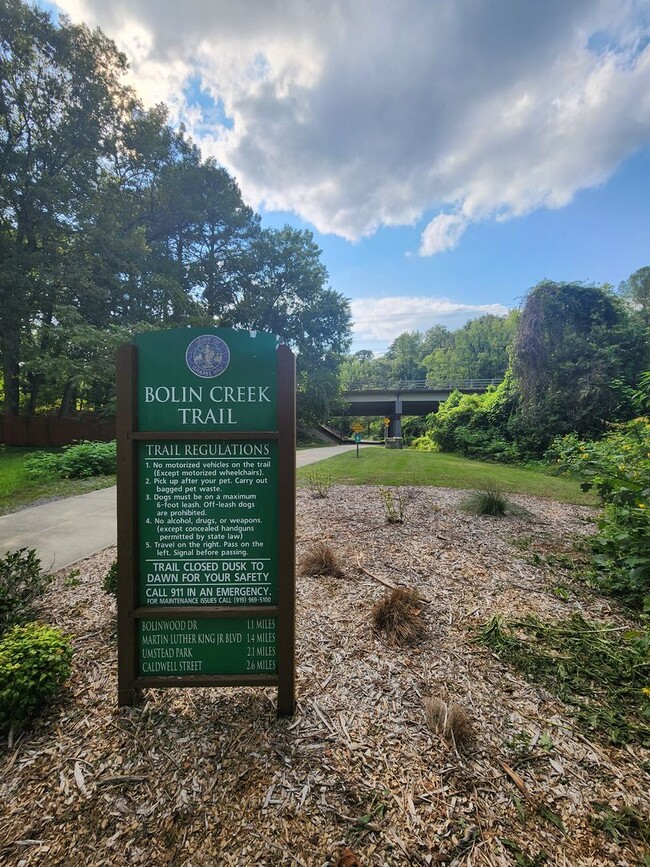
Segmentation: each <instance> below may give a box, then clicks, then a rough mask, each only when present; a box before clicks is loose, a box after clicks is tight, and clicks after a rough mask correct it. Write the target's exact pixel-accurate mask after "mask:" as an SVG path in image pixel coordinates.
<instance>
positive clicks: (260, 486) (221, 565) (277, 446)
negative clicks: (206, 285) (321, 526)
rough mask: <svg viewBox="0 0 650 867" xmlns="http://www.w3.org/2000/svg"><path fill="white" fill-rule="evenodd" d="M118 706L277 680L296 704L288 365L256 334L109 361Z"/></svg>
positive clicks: (201, 332) (147, 342)
mask: <svg viewBox="0 0 650 867" xmlns="http://www.w3.org/2000/svg"><path fill="white" fill-rule="evenodd" d="M117 428H118V430H117V444H118V576H119V578H118V640H119V647H118V702H119V704H120V705H129V704H134V703H136V702H137V701H138V698H139V694H140V691H141V690H142V689H144V688H147V687H171V686H174V687H177V686H181V687H184V686H187V687H191V686H277V687H278V713H279V714H281V715H291V714H292V713H293V711H294V705H295V650H294V646H295V577H294V576H295V361H294V357H293V354H292V353H291V351H290V350H289V349H288V347H286V346H283V345H278V341H277V338H276V337H275V336H273V335H270V334H264V333H261V332H247V331H238V330H234V329H220V328H212V329H190V328H184V329H177V330H170V331H158V332H149V333H145V334H140V335H138V336H137V337H136V338H135V339H134V342H133V343H132V344H128V345H126V346H122V347H121V348H120V350H119V353H118V413H117Z"/></svg>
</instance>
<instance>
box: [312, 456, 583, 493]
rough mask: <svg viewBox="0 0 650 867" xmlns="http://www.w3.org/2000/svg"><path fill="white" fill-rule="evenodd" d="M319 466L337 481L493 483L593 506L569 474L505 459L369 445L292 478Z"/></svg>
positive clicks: (480, 485)
mask: <svg viewBox="0 0 650 867" xmlns="http://www.w3.org/2000/svg"><path fill="white" fill-rule="evenodd" d="M318 470H321V471H322V472H327V474H328V475H329V476H331V480H332V483H334V484H341V485H435V486H436V487H441V488H466V489H477V488H485V487H498V488H500V489H501V490H503V491H505V492H511V493H516V494H530V495H532V496H536V497H548V498H549V499H553V500H558V501H559V502H561V503H578V504H582V505H595V503H596V498H595V497H594V496H593V495H592V494H585V493H583V492H582V491H581V490H580V485H579V484H578V482H576V481H573V480H572V479H567V478H562V477H559V476H551V475H548V474H547V473H545V472H544V471H543V470H539V469H533V468H529V467H521V466H510V465H508V464H488V463H483V462H482V461H470V460H467V459H466V458H460V457H457V456H456V455H448V454H441V453H436V452H418V451H411V450H410V449H401V450H398V449H385V448H382V447H381V446H372V447H368V448H362V449H360V450H359V457H358V458H357V456H356V450H355V451H349V452H345V453H344V454H341V455H337V456H336V457H334V458H330V459H329V460H328V461H327V463H325V462H323V463H319V464H316V465H314V464H312V465H311V466H307V467H302V468H300V469H299V470H298V481H299V483H301V484H306V483H307V481H308V479H309V477H310V475H312V473H314V472H315V471H318Z"/></svg>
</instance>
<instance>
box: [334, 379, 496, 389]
mask: <svg viewBox="0 0 650 867" xmlns="http://www.w3.org/2000/svg"><path fill="white" fill-rule="evenodd" d="M501 382H503V380H502V379H450V380H446V381H443V382H436V383H429V382H427V381H426V380H424V379H410V380H404V381H403V382H388V381H386V382H362V381H359V380H357V381H354V382H349V383H348V384H347V385H345V386H344V391H436V390H444V391H453V390H454V389H458V390H459V391H474V390H476V391H483V390H484V389H486V388H487V387H488V386H490V385H499V384H500V383H501Z"/></svg>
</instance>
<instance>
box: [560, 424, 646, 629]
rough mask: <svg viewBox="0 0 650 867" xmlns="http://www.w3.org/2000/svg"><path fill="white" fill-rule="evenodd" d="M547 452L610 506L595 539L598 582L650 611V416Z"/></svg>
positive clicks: (566, 438) (570, 438) (565, 442)
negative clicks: (598, 437)
mask: <svg viewBox="0 0 650 867" xmlns="http://www.w3.org/2000/svg"><path fill="white" fill-rule="evenodd" d="M546 457H547V459H548V460H549V461H550V462H551V463H553V464H554V465H555V467H556V468H557V469H559V470H560V471H561V472H569V473H572V474H573V475H575V476H577V477H578V478H580V479H582V480H583V481H582V488H583V490H589V489H590V488H595V489H596V491H597V492H598V495H599V496H600V499H601V500H602V502H603V504H604V506H605V508H604V511H603V514H602V515H601V517H600V519H599V521H598V532H597V533H596V535H595V536H594V537H593V539H592V540H591V547H592V562H593V566H594V572H593V576H592V577H593V579H594V581H595V583H596V584H597V585H598V586H599V587H600V588H601V589H602V590H603V591H604V592H606V593H609V594H611V595H613V596H617V597H619V598H620V599H621V600H622V601H623V602H625V603H626V604H627V605H630V606H631V607H633V608H635V609H636V610H643V611H646V612H650V546H649V544H648V540H649V539H650V420H649V419H648V418H647V417H640V418H636V419H633V420H632V421H629V422H625V423H624V424H617V425H614V426H613V427H612V429H611V431H610V432H609V433H608V434H606V435H605V436H604V437H603V438H602V439H600V440H598V441H597V442H585V441H582V440H579V439H578V437H577V436H576V435H575V434H569V435H568V436H564V437H559V438H558V439H556V440H555V441H554V442H553V445H552V446H551V448H550V449H549V451H548V452H547V454H546Z"/></svg>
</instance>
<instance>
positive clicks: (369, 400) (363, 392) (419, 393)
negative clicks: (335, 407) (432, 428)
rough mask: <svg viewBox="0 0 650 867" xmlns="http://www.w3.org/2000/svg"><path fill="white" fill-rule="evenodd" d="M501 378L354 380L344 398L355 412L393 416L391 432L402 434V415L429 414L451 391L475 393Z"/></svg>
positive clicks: (496, 382)
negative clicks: (434, 381)
mask: <svg viewBox="0 0 650 867" xmlns="http://www.w3.org/2000/svg"><path fill="white" fill-rule="evenodd" d="M500 382H501V380H500V379H459V380H451V381H449V382H444V383H440V384H438V385H431V384H427V383H426V382H425V381H424V380H410V381H407V382H394V383H388V382H382V383H379V384H377V385H369V384H364V383H361V382H351V383H349V384H348V386H347V388H346V389H345V391H344V392H343V395H342V397H343V399H344V400H345V401H346V402H347V403H348V404H349V405H350V412H351V414H352V415H378V416H382V417H384V418H389V419H390V426H389V430H388V433H389V436H392V437H401V436H402V416H403V415H427V414H428V413H430V412H435V411H436V410H437V409H438V406H439V405H440V403H442V402H443V401H445V400H447V398H448V397H449V395H450V394H451V392H452V391H454V390H455V389H457V390H458V391H462V392H465V393H467V394H476V393H480V392H484V391H486V390H487V388H488V386H490V385H498V384H499V383H500Z"/></svg>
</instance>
